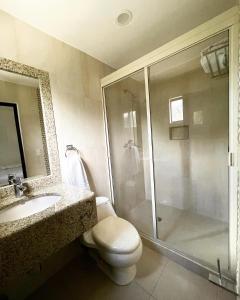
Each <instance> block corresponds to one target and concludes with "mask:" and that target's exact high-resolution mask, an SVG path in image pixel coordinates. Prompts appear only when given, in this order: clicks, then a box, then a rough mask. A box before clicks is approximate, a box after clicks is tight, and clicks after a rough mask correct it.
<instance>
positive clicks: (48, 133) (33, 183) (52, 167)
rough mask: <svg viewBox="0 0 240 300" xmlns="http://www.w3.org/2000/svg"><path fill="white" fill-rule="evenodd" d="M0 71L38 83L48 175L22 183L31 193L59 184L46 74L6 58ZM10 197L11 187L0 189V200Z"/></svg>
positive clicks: (55, 142) (59, 172)
mask: <svg viewBox="0 0 240 300" xmlns="http://www.w3.org/2000/svg"><path fill="white" fill-rule="evenodd" d="M0 70H3V71H7V72H11V73H16V74H19V75H22V76H26V77H31V78H35V79H37V80H38V82H39V91H40V100H41V109H42V116H43V128H42V129H43V132H44V135H45V136H44V140H43V144H45V154H46V156H47V157H48V164H49V165H48V166H46V169H47V172H48V175H47V176H41V175H40V176H37V177H32V178H31V177H29V178H25V179H24V182H26V183H27V184H28V186H29V188H30V189H31V190H33V191H34V190H37V189H39V188H40V187H43V186H48V185H53V184H57V183H59V182H61V170H60V161H59V155H58V144H57V135H56V127H55V119H54V113H53V105H52V96H51V88H50V80H49V74H48V72H46V71H42V70H39V69H36V68H34V67H31V66H28V65H25V64H21V63H18V62H15V61H13V60H9V59H6V58H0ZM12 196H13V197H14V187H13V185H6V186H3V187H0V200H1V199H3V198H5V197H12Z"/></svg>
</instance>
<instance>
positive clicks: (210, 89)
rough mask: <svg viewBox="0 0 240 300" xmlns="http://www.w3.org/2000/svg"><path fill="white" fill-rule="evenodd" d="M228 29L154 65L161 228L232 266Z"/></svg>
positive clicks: (188, 247)
mask: <svg viewBox="0 0 240 300" xmlns="http://www.w3.org/2000/svg"><path fill="white" fill-rule="evenodd" d="M228 95H229V76H228V33H227V32H224V33H221V34H219V35H217V36H214V37H212V38H209V39H207V40H205V41H204V42H201V43H199V44H197V45H194V46H192V47H191V48H189V49H187V50H184V51H182V52H179V53H178V54H176V55H174V56H171V57H170V58H167V59H165V60H163V61H161V62H159V63H157V64H155V65H153V66H152V67H151V68H150V108H151V117H152V135H153V154H154V176H155V192H156V195H155V197H156V214H157V216H156V217H157V236H158V238H159V239H160V240H162V241H164V242H166V243H167V244H168V245H169V246H171V247H172V248H174V249H177V250H179V251H181V252H183V253H185V254H187V255H188V256H190V257H194V258H197V259H198V260H199V261H200V262H203V263H204V264H206V263H207V264H208V265H211V266H213V267H216V261H217V258H220V260H221V266H222V269H223V270H225V271H227V269H228V235H229V230H228V227H229V226H228V225H229V224H228V223H229V222H228V202H229V199H228V198H229V196H228V181H229V179H228V135H229V112H228V110H229V96H228Z"/></svg>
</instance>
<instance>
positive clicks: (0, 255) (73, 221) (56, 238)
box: [0, 184, 97, 293]
mask: <svg viewBox="0 0 240 300" xmlns="http://www.w3.org/2000/svg"><path fill="white" fill-rule="evenodd" d="M48 193H51V194H53V193H54V194H59V195H60V196H61V199H60V200H59V201H58V202H56V203H55V204H54V205H53V206H51V207H49V208H47V209H46V210H43V211H41V212H39V213H36V214H33V215H31V216H29V217H26V218H22V219H19V220H16V221H11V222H6V223H2V224H0V293H1V289H3V288H5V287H6V286H8V285H10V284H11V282H13V281H14V280H18V279H19V278H21V277H22V276H24V274H27V273H28V272H30V271H31V269H32V268H33V267H34V266H36V265H39V264H41V262H42V261H44V260H45V259H46V258H48V257H49V256H51V255H53V254H54V253H56V252H57V251H58V250H59V249H61V248H62V247H64V246H65V245H67V244H68V243H70V242H72V241H74V240H75V239H77V238H78V237H80V236H81V235H82V234H83V233H84V232H85V231H87V230H89V229H90V228H91V227H93V226H94V225H95V224H96V223H97V210H96V201H95V197H94V193H93V192H91V191H81V190H79V188H75V187H72V186H68V185H64V184H58V185H54V186H49V187H44V188H41V189H38V190H37V191H34V193H33V194H32V195H31V196H37V195H42V194H48ZM22 199H24V197H23V198H4V199H3V200H1V202H0V209H1V208H4V207H6V206H8V205H11V204H13V203H17V201H21V200H22Z"/></svg>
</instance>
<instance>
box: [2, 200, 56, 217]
mask: <svg viewBox="0 0 240 300" xmlns="http://www.w3.org/2000/svg"><path fill="white" fill-rule="evenodd" d="M60 199H61V196H60V195H58V194H44V195H39V196H35V197H31V198H26V199H23V200H21V201H19V202H17V203H14V204H12V205H9V206H7V207H5V208H3V209H1V210H0V223H5V222H11V221H16V220H19V219H23V218H26V217H29V216H31V215H33V214H36V213H39V212H41V211H43V210H45V209H47V208H49V207H51V206H53V205H54V204H55V203H56V202H58V201H59V200H60Z"/></svg>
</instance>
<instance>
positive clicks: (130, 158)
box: [104, 71, 153, 236]
mask: <svg viewBox="0 0 240 300" xmlns="http://www.w3.org/2000/svg"><path fill="white" fill-rule="evenodd" d="M104 93H105V105H106V116H107V123H108V135H109V148H110V155H111V169H112V183H113V191H114V205H115V209H116V211H117V214H118V215H119V216H120V217H123V218H125V219H126V220H128V221H130V222H131V223H132V224H134V225H135V227H136V228H137V229H138V230H139V231H140V232H141V233H143V234H146V235H150V236H152V231H153V229H152V224H153V220H152V201H151V199H152V197H151V188H150V175H149V172H150V171H149V148H148V147H149V145H148V134H147V115H146V101H145V84H144V72H143V71H140V72H138V73H137V74H134V75H132V76H131V77H128V78H125V79H123V80H121V81H119V82H117V83H114V84H112V85H111V86H109V87H106V88H105V89H104Z"/></svg>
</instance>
